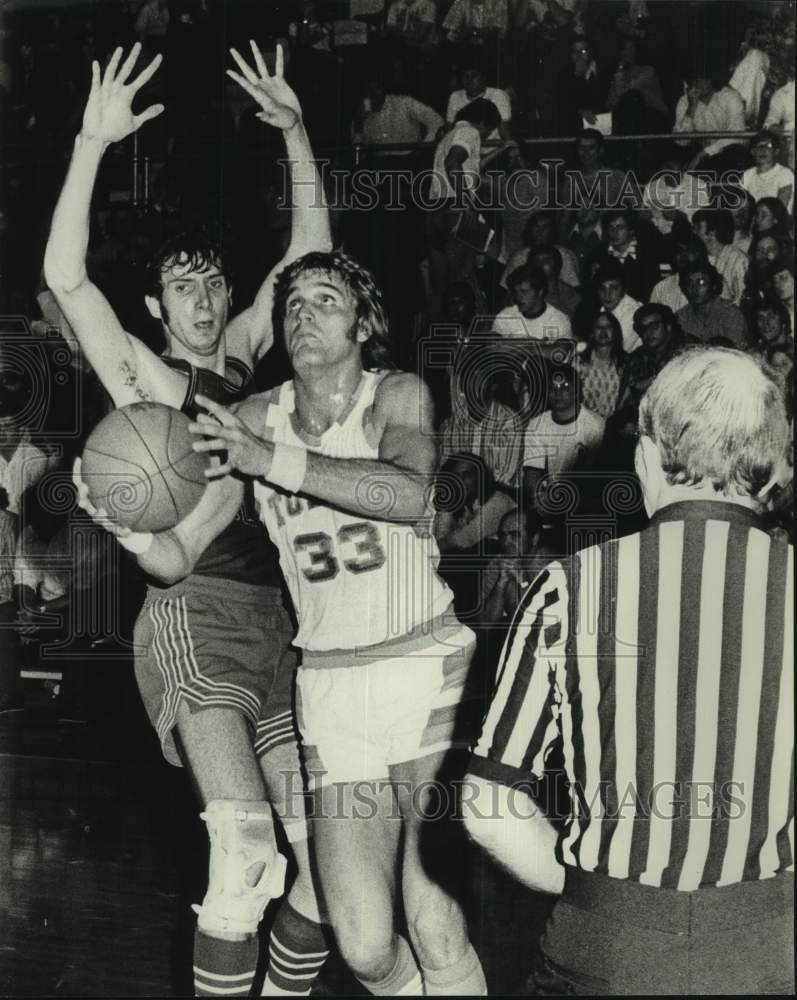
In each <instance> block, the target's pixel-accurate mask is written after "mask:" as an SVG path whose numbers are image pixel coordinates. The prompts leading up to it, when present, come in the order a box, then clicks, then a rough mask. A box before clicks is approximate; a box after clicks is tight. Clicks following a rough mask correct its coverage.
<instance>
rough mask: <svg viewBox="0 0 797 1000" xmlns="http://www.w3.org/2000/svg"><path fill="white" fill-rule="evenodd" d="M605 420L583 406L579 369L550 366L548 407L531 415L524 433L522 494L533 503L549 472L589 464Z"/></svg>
mask: <svg viewBox="0 0 797 1000" xmlns="http://www.w3.org/2000/svg"><path fill="white" fill-rule="evenodd" d="M603 430H604V420H603V418H602V417H599V416H598V414H597V413H593V412H592V411H591V410H588V409H587V407H586V406H584V403H583V400H582V395H581V382H580V380H579V377H578V372H577V371H576V370H575V368H573V367H572V366H571V365H561V366H554V365H552V366H551V369H550V379H549V382H548V409H546V410H545V411H544V412H543V413H542V414H540V416H538V417H532V419H531V420H530V421H529V425H528V427H527V428H526V432H525V434H524V436H523V454H522V458H521V465H522V467H523V475H522V484H523V497H524V499H525V502H526V503H532V502H533V498H534V497H535V496H536V491H537V486H538V484H539V483H540V480H541V479H543V478H544V477H545V475H546V474H554V475H558V474H561V473H566V472H570V471H572V470H574V469H576V468H577V467H579V466H581V465H583V464H586V463H587V462H588V460H589V458H590V454H591V453H592V452H594V451H596V450H597V449H598V448H599V447H600V444H601V441H602V440H603Z"/></svg>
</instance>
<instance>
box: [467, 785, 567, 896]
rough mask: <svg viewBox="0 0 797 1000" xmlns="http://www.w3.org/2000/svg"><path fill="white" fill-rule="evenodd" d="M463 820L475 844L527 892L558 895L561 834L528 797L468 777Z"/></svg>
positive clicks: (562, 873)
mask: <svg viewBox="0 0 797 1000" xmlns="http://www.w3.org/2000/svg"><path fill="white" fill-rule="evenodd" d="M462 818H463V819H464V821H465V829H466V830H467V831H468V834H469V835H470V837H471V839H472V840H475V841H476V843H477V844H479V846H480V847H481V848H482V849H483V850H485V851H486V852H487V853H488V854H489V855H490V857H491V858H492V859H493V860H494V861H496V862H497V863H498V864H499V865H500V866H501V867H502V868H503V869H504V870H505V871H508V872H509V874H510V875H513V876H514V877H515V878H516V879H517V880H518V881H519V882H522V883H523V885H525V886H526V887H527V888H529V889H534V890H535V891H536V892H546V893H551V894H553V895H557V896H558V895H560V894H561V892H562V890H563V889H564V884H565V870H564V866H563V865H561V864H560V863H559V861H557V859H556V841H557V838H558V834H557V832H556V829H555V828H554V827H553V825H552V824H551V822H550V821H549V820H548V819H547V818H546V817H545V816H544V815H543V813H542V812H541V811H540V809H539V807H538V806H537V805H536V804H535V802H534V800H533V799H532V798H531V796H529V795H528V794H527V793H526V792H524V791H521V790H520V789H517V788H510V787H507V786H506V785H504V784H501V783H500V782H498V781H489V780H487V779H485V778H482V777H479V776H478V775H475V774H468V775H466V776H465V780H464V782H463V791H462Z"/></svg>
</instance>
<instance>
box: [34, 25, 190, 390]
mask: <svg viewBox="0 0 797 1000" xmlns="http://www.w3.org/2000/svg"><path fill="white" fill-rule="evenodd" d="M140 50H141V46H140V45H138V44H136V45H134V46H133V48H132V50H131V51H130V54H129V55H128V57H127V59H126V60H125V61H124V63H123V65H122V66H121V68H120V66H119V64H120V62H121V59H122V49H121V48H117V49H116V51H115V52H114V54H113V56H112V57H111V60H110V62H109V64H108V67H107V69H106V71H105V74H104V76H102V78H101V77H100V67H99V63H97V62H96V61H95V62H94V63H92V79H91V91H90V93H89V98H88V102H87V103H86V109H85V111H84V113H83V126H82V128H81V131H80V134H79V135H78V137H77V139H76V140H75V149H74V152H73V154H72V160H71V162H70V164H69V170H68V172H67V176H66V180H65V182H64V186H63V189H62V191H61V196H60V197H59V199H58V204H57V206H56V209H55V214H54V215H53V221H52V227H51V229H50V238H49V240H48V242H47V249H46V252H45V257H44V276H45V280H46V281H47V284H48V286H49V288H50V290H51V291H52V293H53V295H54V296H55V298H56V301H57V302H58V305H59V306H60V308H61V310H62V311H63V313H64V315H65V316H66V318H67V321H68V322H69V324H70V326H71V327H72V329H73V330H74V332H75V335H76V336H77V338H78V341H79V343H80V346H81V348H82V349H83V352H84V354H85V356H86V359H87V360H88V362H89V363H90V364H91V366H92V367H93V368H94V370H95V371H96V373H97V376H98V377H99V379H100V381H101V382H102V384H103V385H104V386H105V388H106V389H107V390H108V392H109V393H110V394H111V397H112V398H113V401H114V403H115V404H116V405H117V406H123V405H125V404H126V403H133V402H136V401H138V400H140V399H149V398H160V396H159V395H158V394H157V392H156V391H155V384H156V383H157V381H158V375H159V374H161V376H162V371H161V370H162V369H164V366H163V364H162V362H160V361H159V360H158V359H157V358H156V356H155V355H154V354H152V352H151V351H149V350H148V349H147V348H146V347H145V346H144V345H143V344H142V343H141V342H140V341H137V340H136V339H135V338H134V337H131V336H130V335H129V334H127V333H126V332H125V331H124V330H123V328H122V326H121V324H120V323H119V320H118V318H117V316H116V313H115V312H114V311H113V309H112V308H111V305H110V303H109V302H108V300H107V299H106V298H105V296H104V295H103V294H102V292H101V291H100V290H99V288H97V286H96V285H95V284H93V283H92V282H91V281H90V280H89V277H88V274H87V272H86V252H87V249H88V242H89V211H90V207H91V197H92V193H93V191H94V184H95V182H96V178H97V171H98V170H99V166H100V161H101V160H102V157H103V154H104V152H105V150H106V149H107V148H108V146H109V145H110V144H111V143H112V142H119V141H121V140H122V139H124V138H125V137H126V136H128V135H130V134H131V133H132V132H135V131H136V130H137V129H138V128H139V127H140V126H141V125H142V124H143V123H144V122H146V121H149V120H150V119H151V118H155V117H156V116H157V115H159V114H160V113H161V112H162V111H163V105H160V104H153V105H151V106H150V107H149V108H147V109H146V110H144V111H143V112H142V113H141V114H139V115H134V114H133V112H132V102H133V98H134V97H135V95H136V93H137V91H138V90H139V89H140V88H141V87H142V86H143V85H144V84H145V83H146V82H147V81H148V80H149V79H150V77H151V76H152V75H153V73H154V72H155V71H156V70H157V68H158V66H159V64H160V59H161V57H160V56H156V57H155V58H154V59H153V60H152V62H151V63H150V64H149V65H148V66H147V67H146V68H145V69H144V70H143V71H142V72H141V73H139V75H138V76H137V77H136V78H135V79H133V80H132V81H130V82H128V80H129V78H130V76H131V74H132V72H133V67H134V65H135V62H136V59H137V58H138V54H139V52H140ZM161 401H162V402H172V400H171V399H162V400H161ZM177 405H179V400H178V401H177Z"/></svg>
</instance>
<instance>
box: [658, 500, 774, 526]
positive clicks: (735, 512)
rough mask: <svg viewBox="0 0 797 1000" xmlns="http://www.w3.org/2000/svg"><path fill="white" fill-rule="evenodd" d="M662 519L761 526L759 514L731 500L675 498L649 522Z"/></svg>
mask: <svg viewBox="0 0 797 1000" xmlns="http://www.w3.org/2000/svg"><path fill="white" fill-rule="evenodd" d="M664 521H730V522H732V523H734V524H742V525H746V526H747V527H749V528H761V515H760V514H758V513H756V511H754V510H752V509H751V508H750V507H743V506H742V505H741V504H738V503H733V502H732V501H731V500H676V501H675V502H674V503H670V504H667V506H666V507H662V508H660V509H659V510H657V511H656V513H655V514H654V515H653V517H651V519H650V523H651V525H653V524H661V523H662V522H664Z"/></svg>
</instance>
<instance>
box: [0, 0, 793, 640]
mask: <svg viewBox="0 0 797 1000" xmlns="http://www.w3.org/2000/svg"><path fill="white" fill-rule="evenodd" d="M265 8H268V9H267V10H266V9H265ZM794 34H795V23H794V11H793V8H792V6H791V5H788V4H777V5H771V10H770V11H768V12H767V14H766V15H765V16H761V15H760V14H759V15H756V14H755V13H754V12H752V11H751V10H750V9H748V6H747V5H741V4H738V3H706V4H692V3H686V2H680V0H673V2H672V3H667V4H661V3H645V2H644V0H629V2H614V0H453V2H451V0H346V2H343V0H326V2H324V0H318V2H313V0H296V2H276V0H275V2H273V3H272V4H269V5H263V4H257V3H254V2H252V3H250V2H248V0H241V2H240V3H235V4H229V3H222V2H221V0H149V2H147V3H144V4H141V3H140V2H134V0H126V2H124V3H116V4H102V3H93V4H89V3H87V4H84V5H79V6H76V7H75V8H74V9H72V8H70V11H69V13H66V12H65V11H64V9H63V8H55V7H54V8H53V9H52V11H51V12H45V11H43V10H39V9H37V10H36V12H35V13H31V12H29V11H25V10H20V11H17V12H14V11H12V12H11V13H10V14H8V15H7V17H6V20H5V23H4V27H3V36H4V37H3V47H2V59H1V60H0V101H2V109H0V110H2V115H3V119H4V137H5V141H4V155H3V161H2V164H0V301H2V308H3V311H4V313H5V314H6V315H24V316H27V317H30V318H31V319H34V320H36V321H37V322H38V323H39V324H40V325H41V326H43V327H44V328H46V327H48V326H50V327H53V326H54V327H58V328H60V329H61V332H62V333H63V334H64V335H65V336H67V337H68V334H69V331H68V330H67V329H66V328H65V323H64V321H63V318H62V317H60V316H59V315H58V314H57V310H55V309H54V304H53V303H52V301H51V299H49V298H48V294H47V290H46V288H44V286H43V284H42V279H41V264H42V254H43V248H44V244H45V241H46V235H47V226H48V223H49V220H50V218H51V215H52V206H53V203H54V198H55V196H56V194H57V192H58V189H59V187H60V184H61V182H62V179H63V172H64V169H65V165H66V161H67V158H68V155H69V152H70V148H71V143H72V141H73V139H74V136H75V134H76V133H77V131H78V129H79V122H80V120H79V115H80V112H81V110H82V106H83V101H84V97H85V90H86V84H87V81H88V79H89V76H90V64H91V60H92V59H95V58H97V59H99V60H100V61H104V60H106V59H107V57H108V56H109V55H110V53H111V51H112V49H113V47H114V46H115V45H117V44H126V42H127V41H128V40H132V39H133V38H138V39H139V40H140V41H141V42H142V44H143V45H144V47H145V54H150V55H151V54H152V53H153V52H156V51H161V52H163V53H164V64H163V71H162V72H161V73H159V74H157V75H156V77H155V78H153V81H152V82H151V84H149V85H148V87H147V88H146V94H145V95H144V96H143V98H142V100H143V101H144V103H151V102H152V101H154V100H158V101H162V102H163V103H164V104H165V105H166V112H165V114H164V115H162V116H161V118H159V119H158V120H157V121H156V122H153V123H150V124H147V125H146V126H145V127H144V128H142V130H141V133H140V136H139V137H138V141H137V145H136V146H135V148H134V147H133V144H132V142H129V143H126V144H121V145H120V146H119V148H118V149H114V150H113V151H112V153H111V155H110V157H109V162H108V163H107V165H106V166H105V167H104V168H103V176H102V177H101V179H100V182H99V189H98V195H97V197H96V198H95V203H94V205H93V231H92V237H91V245H90V248H89V258H88V261H89V270H90V272H91V273H92V278H93V280H95V282H96V283H97V284H98V285H99V286H100V287H101V288H102V289H103V291H104V292H105V293H106V295H107V296H108V298H109V299H110V300H111V302H112V304H113V306H114V308H115V310H116V312H117V313H118V315H119V316H120V317H121V318H122V321H123V323H124V324H125V325H126V326H127V327H128V329H131V330H133V331H135V332H136V333H137V334H138V335H139V336H141V337H142V339H144V340H145V341H147V342H148V343H149V344H150V346H152V347H154V348H155V349H158V348H159V344H158V337H159V336H160V333H159V330H158V329H157V327H156V326H154V325H153V324H152V321H151V320H150V318H149V317H148V315H147V313H146V310H145V308H144V303H143V298H144V290H145V284H144V282H145V269H146V263H147V261H148V259H149V256H150V253H151V251H152V249H153V248H154V247H155V246H156V245H157V244H159V243H160V242H162V241H163V239H164V238H166V237H167V236H168V235H170V234H171V233H172V232H174V231H176V230H178V229H185V228H190V227H191V226H194V225H196V224H198V223H200V222H201V223H202V224H204V225H205V226H207V227H210V228H215V230H216V231H217V233H218V234H220V235H221V236H222V239H223V242H224V245H225V251H226V257H225V259H227V258H229V259H231V261H232V272H233V284H234V285H235V286H236V289H237V290H238V291H239V295H238V298H239V300H240V301H248V300H249V299H250V298H251V294H250V293H251V292H253V291H254V289H255V288H256V287H257V286H258V285H259V283H260V281H261V280H262V275H263V273H264V272H265V271H266V270H267V269H268V268H269V266H271V265H272V264H274V263H275V262H276V261H277V260H278V259H279V258H280V257H281V255H282V253H283V252H284V248H285V246H286V244H287V241H288V238H289V234H290V205H289V204H288V203H286V200H285V198H284V197H283V193H284V187H285V176H286V175H285V172H284V171H283V169H282V167H281V166H280V164H279V160H280V158H281V157H282V156H283V155H284V150H283V147H282V142H281V138H280V136H279V133H278V132H277V131H276V130H273V129H268V128H265V127H264V126H263V125H262V124H260V123H259V122H257V121H256V119H255V116H254V111H255V108H254V106H253V105H252V106H251V107H250V102H247V101H246V100H245V99H242V98H241V96H240V94H239V93H237V92H236V91H235V90H234V89H233V87H232V86H231V85H229V81H225V77H224V66H225V61H226V59H227V53H226V50H225V48H224V46H223V45H222V43H221V41H220V39H222V38H226V39H228V40H230V41H232V40H235V42H236V44H243V42H244V41H245V39H246V38H248V37H254V38H256V39H257V40H258V42H259V43H260V44H261V47H263V48H264V50H265V51H267V53H270V55H269V58H273V57H274V52H275V49H276V44H277V42H280V43H281V44H282V45H283V48H284V51H285V53H286V61H287V69H286V76H287V78H288V79H289V80H290V82H291V84H292V86H293V87H294V88H295V89H296V91H297V93H298V94H299V96H300V98H301V101H302V107H303V110H304V115H305V121H306V124H307V128H308V132H309V134H310V137H311V140H312V142H313V145H314V148H315V150H316V152H317V154H318V155H319V158H323V159H324V160H325V161H328V162H327V163H326V172H325V180H326V187H327V196H328V200H329V203H330V208H331V211H332V218H333V230H334V235H335V238H336V241H337V242H338V243H339V244H341V245H343V246H344V247H345V248H346V249H347V250H348V251H350V252H351V253H352V254H353V255H355V256H356V257H358V258H359V259H360V260H362V261H363V263H364V264H365V265H366V266H368V267H369V268H371V269H372V270H373V271H374V273H375V274H376V276H377V278H378V280H379V282H380V284H381V286H382V288H383V291H384V294H385V299H386V304H387V307H388V311H389V314H390V317H391V329H392V336H393V347H394V354H395V358H396V361H397V363H398V364H399V365H400V366H401V367H404V368H407V369H415V370H418V371H419V372H420V374H421V375H422V376H424V377H425V378H426V380H427V381H428V383H429V385H430V387H431V389H432V392H433V395H434V397H435V402H436V406H437V413H438V424H439V427H438V430H439V432H440V440H441V447H442V461H443V462H444V464H443V467H442V470H443V473H444V474H445V476H446V477H447V479H448V480H449V481H450V482H451V483H454V484H455V486H454V487H452V488H451V489H449V490H448V491H447V492H446V491H442V492H444V493H446V496H447V499H446V500H445V501H444V502H443V501H441V509H440V512H439V517H438V525H437V533H438V536H439V539H440V547H441V551H442V552H443V569H444V571H445V572H446V573H447V575H448V578H449V579H450V580H451V581H452V583H454V585H455V589H456V590H457V599H458V604H459V609H460V611H461V612H462V613H463V614H465V615H466V616H467V615H468V614H470V620H471V621H472V622H476V623H479V622H481V623H483V624H495V623H496V622H497V621H500V620H501V619H502V618H503V617H504V616H505V615H506V614H507V613H509V612H510V611H511V608H512V606H513V603H514V601H515V600H516V598H517V594H518V592H519V588H520V587H522V585H523V583H524V582H526V581H527V580H528V579H529V576H530V573H531V571H532V567H533V566H534V565H536V563H535V558H536V556H537V555H542V554H544V553H545V552H549V551H553V550H555V549H556V548H557V546H559V547H561V546H568V547H570V548H572V547H573V546H574V545H577V544H579V538H580V537H581V536H578V535H573V534H572V531H573V530H575V529H574V528H573V525H574V524H582V522H583V517H584V516H586V515H589V517H590V518H591V522H590V523H592V524H596V525H603V527H601V528H600V530H601V531H603V530H606V531H615V532H616V531H624V530H631V528H632V527H635V526H636V525H637V524H638V523H639V519H640V518H641V517H643V514H642V512H641V506H640V503H639V497H638V495H637V494H635V493H634V490H635V487H634V485H633V450H634V443H635V435H636V411H637V408H638V405H639V402H640V399H641V398H642V395H643V394H644V392H645V390H646V388H647V386H648V385H649V384H650V383H651V381H652V380H653V378H654V377H655V376H656V374H657V373H658V372H659V371H660V370H661V368H662V367H663V366H664V365H665V364H666V363H667V362H668V361H669V360H670V359H671V358H672V357H673V356H674V355H675V354H676V353H677V352H678V351H681V350H683V349H685V348H687V347H688V346H690V345H699V344H722V345H725V346H732V347H735V348H738V349H741V350H744V351H748V352H750V353H751V354H753V355H754V356H755V357H757V358H758V359H759V360H760V362H761V364H762V365H764V366H765V367H766V369H767V370H768V371H769V372H770V373H771V374H772V377H773V378H774V379H775V380H776V381H777V383H778V384H779V385H780V386H781V388H782V390H783V392H784V394H785V395H786V397H787V399H788V400H789V403H791V400H792V398H793V372H792V366H793V353H794V218H793V202H794V199H793V195H794V173H793V169H794V135H793V129H794ZM239 40H241V41H240V42H239ZM706 131H710V132H714V131H718V132H729V133H739V135H738V137H735V136H734V135H733V134H731V135H729V136H727V135H726V136H722V137H710V138H706V137H703V136H702V135H700V133H703V132H706ZM750 134H753V135H754V136H755V137H754V138H752V139H751V138H750ZM629 135H632V136H635V135H650V136H652V137H653V138H651V139H645V140H644V141H638V140H625V141H623V137H624V136H629ZM397 145H398V146H399V147H400V148H395V147H396V146H397ZM416 182H417V183H416ZM430 345H432V346H435V345H437V346H439V347H440V348H441V350H440V351H436V350H430V349H429V348H430ZM442 348H445V350H442ZM440 358H444V359H445V360H444V361H443V362H441V361H440ZM81 377H85V376H81ZM257 377H258V382H259V384H260V385H261V386H263V387H265V386H267V385H270V384H275V383H276V382H278V381H280V380H281V379H282V378H284V377H285V369H284V362H283V359H282V357H281V356H280V354H279V351H278V349H275V350H274V351H272V352H271V354H270V355H269V356H268V357H267V358H266V359H265V361H264V362H263V363H262V364H261V365H260V367H259V370H258V372H257ZM742 389H743V387H740V391H742ZM98 406H99V408H100V409H101V403H99V404H98ZM83 430H84V431H85V430H86V428H83ZM19 440H20V441H21V440H22V437H21V436H20V437H19ZM67 451H68V449H67ZM0 455H1V456H2V462H1V463H0V469H7V468H8V467H10V463H11V462H12V461H13V446H12V443H11V442H10V440H9V441H7V442H5V443H3V444H2V448H0ZM65 455H66V452H64V451H63V449H62V456H61V460H62V467H65V462H66V458H65V457H64V456H65ZM67 457H68V456H67ZM53 461H55V459H54V460H53ZM5 478H7V477H5ZM5 478H3V480H2V486H3V487H4V488H5V492H6V494H7V495H6V496H2V495H0V530H2V539H3V546H4V551H6V550H8V548H9V547H10V546H11V545H12V544H16V543H12V538H14V537H16V536H15V535H14V532H15V531H16V528H15V526H14V520H15V515H16V514H17V504H18V500H19V497H18V496H17V495H16V492H18V491H16V492H15V490H14V489H9V485H8V483H6V481H5ZM457 484H458V485H457ZM613 487H618V488H621V487H624V488H626V492H625V493H623V495H622V496H621V497H620V499H618V491H617V489H614V488H613ZM620 492H622V489H621V490H620ZM632 494H633V495H632ZM785 495H787V494H786V493H784V496H785ZM788 513H789V508H788V504H786V503H785V502H784V501H783V500H781V502H780V506H779V507H778V509H777V511H776V512H774V513H773V514H772V517H773V523H774V520H777V522H778V524H780V525H782V526H788V529H787V530H790V522H789V519H788ZM578 530H582V529H581V528H579V529H578ZM595 530H598V529H595ZM568 532H570V534H568ZM582 541H583V539H582ZM473 558H476V561H477V563H478V565H477V568H476V570H474V571H468V572H465V571H464V570H463V568H462V567H463V566H467V565H471V566H472V565H476V564H473V563H472V560H473ZM0 559H5V562H0V583H2V590H0V608H7V607H8V606H9V605H10V602H11V601H12V597H13V594H12V589H13V588H12V584H10V583H9V580H10V579H11V577H9V570H8V559H7V557H6V556H5V555H0ZM468 559H471V563H470V564H469V563H468V562H467V560H468ZM5 613H6V612H5V611H3V614H5Z"/></svg>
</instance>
